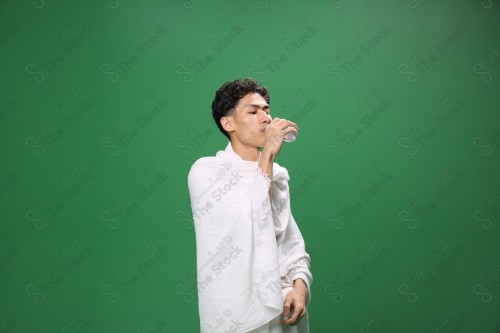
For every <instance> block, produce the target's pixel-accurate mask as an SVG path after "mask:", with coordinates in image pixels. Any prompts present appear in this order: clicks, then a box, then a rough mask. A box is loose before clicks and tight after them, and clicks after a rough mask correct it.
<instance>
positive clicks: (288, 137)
mask: <svg viewBox="0 0 500 333" xmlns="http://www.w3.org/2000/svg"><path fill="white" fill-rule="evenodd" d="M296 138H297V135H295V133H294V132H288V133H286V134H285V137H284V138H283V141H285V142H294V141H295V139H296Z"/></svg>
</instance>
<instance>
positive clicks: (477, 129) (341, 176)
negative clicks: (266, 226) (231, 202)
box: [0, 0, 500, 333]
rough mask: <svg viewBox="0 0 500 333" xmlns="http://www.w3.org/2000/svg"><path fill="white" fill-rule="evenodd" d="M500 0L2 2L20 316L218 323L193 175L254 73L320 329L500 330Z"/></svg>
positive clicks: (12, 288) (6, 198) (4, 129)
mask: <svg viewBox="0 0 500 333" xmlns="http://www.w3.org/2000/svg"><path fill="white" fill-rule="evenodd" d="M499 28H500V2H499V1H493V0H491V1H486V0H485V1H479V0H478V1H472V0H469V1H467V0H463V1H423V0H408V1H388V0H385V1H358V0H356V1H343V0H336V1H326V0H324V1H323V0H322V1H310V2H306V1H293V2H292V1H277V0H260V1H257V0H254V1H238V2H237V1H212V2H208V1H198V0H185V1H182V0H180V1H153V0H148V1H141V2H138V1H137V2H133V3H132V2H130V1H129V2H127V1H121V0H109V1H105V0H101V1H87V2H76V1H51V0H37V1H1V2H0V55H1V59H2V61H1V64H0V66H1V76H0V80H1V81H0V133H1V144H2V154H1V157H0V207H1V227H0V279H1V284H0V331H2V332H197V331H199V322H198V303H197V289H196V256H195V254H196V251H195V234H194V229H193V220H192V212H191V209H190V201H189V193H188V189H187V174H188V172H189V168H190V167H191V165H192V163H193V162H194V161H195V160H196V159H198V158H199V157H202V156H208V155H214V154H215V153H216V152H217V151H218V150H220V149H224V148H225V146H226V144H227V140H226V138H225V137H224V136H223V135H222V134H221V133H220V132H219V131H218V129H217V128H216V126H215V123H214V122H213V119H212V118H211V110H210V105H211V102H212V99H213V97H214V93H215V91H216V90H217V89H218V88H219V86H220V85H222V84H223V83H224V82H226V81H230V80H234V79H236V78H240V77H253V78H255V79H257V80H258V81H259V82H260V83H262V84H264V85H265V86H267V87H268V88H269V90H270V92H271V112H272V113H271V114H272V115H273V116H275V117H280V118H287V119H290V120H292V121H294V122H296V123H297V124H298V125H299V127H300V132H299V135H298V138H297V140H296V141H295V142H294V143H285V144H284V147H283V148H282V150H281V153H280V155H279V156H278V158H277V160H276V162H278V163H280V164H281V165H282V166H285V167H286V168H287V169H288V171H289V173H290V176H291V180H290V188H291V196H292V199H291V200H292V202H291V204H292V211H293V214H294V217H295V219H296V221H297V223H298V225H299V228H300V229H301V231H302V234H303V236H304V239H305V241H306V246H307V251H308V252H309V254H310V255H311V271H312V273H313V277H314V281H313V284H312V293H311V295H312V302H311V306H310V308H309V314H310V318H311V331H312V332H362V331H364V332H419V333H420V332H431V331H432V332H436V331H441V332H500V316H499V314H500V256H499V255H500V241H499V240H500V237H499V236H500V207H499V205H500V203H499V201H500V200H499V199H500V197H499V194H500V193H499V192H500V186H499V185H500V184H499V183H500V182H499V173H498V170H499V165H500V164H499V161H500V114H499V110H500V98H499V95H500V94H499V93H500V34H499V31H500V29H499Z"/></svg>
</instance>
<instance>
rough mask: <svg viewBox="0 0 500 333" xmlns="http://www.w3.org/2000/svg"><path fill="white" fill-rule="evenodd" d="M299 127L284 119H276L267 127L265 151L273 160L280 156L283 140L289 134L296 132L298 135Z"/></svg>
mask: <svg viewBox="0 0 500 333" xmlns="http://www.w3.org/2000/svg"><path fill="white" fill-rule="evenodd" d="M298 129H299V127H298V126H297V124H295V123H294V122H291V121H290V120H286V119H283V118H274V119H273V120H271V123H269V125H267V127H266V130H265V143H264V149H263V150H264V151H266V152H267V153H268V154H270V155H271V156H272V157H273V158H274V157H276V156H277V155H278V153H279V152H280V150H281V146H282V145H283V139H284V137H285V135H286V134H287V133H288V132H294V133H295V135H297V131H298Z"/></svg>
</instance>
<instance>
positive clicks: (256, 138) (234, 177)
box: [188, 78, 312, 333]
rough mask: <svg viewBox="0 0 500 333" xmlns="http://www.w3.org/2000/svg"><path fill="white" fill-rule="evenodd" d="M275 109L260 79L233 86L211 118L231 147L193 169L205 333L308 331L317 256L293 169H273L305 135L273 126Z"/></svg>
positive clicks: (287, 124)
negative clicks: (302, 224) (297, 203)
mask: <svg viewBox="0 0 500 333" xmlns="http://www.w3.org/2000/svg"><path fill="white" fill-rule="evenodd" d="M269 104H270V97H269V93H268V90H267V89H266V88H265V87H263V86H261V85H259V84H258V83H257V82H256V81H255V80H253V79H249V78H247V79H239V80H235V81H232V82H226V83H224V84H223V85H222V86H221V87H220V88H219V90H218V91H217V92H216V93H215V99H214V101H213V103H212V115H213V118H214V120H215V123H216V124H217V126H218V127H219V130H220V131H221V132H222V133H223V134H224V135H225V136H226V137H227V138H228V139H229V142H228V144H227V146H226V148H225V150H219V151H218V152H217V153H216V155H215V156H210V157H201V158H199V159H198V160H197V161H196V162H195V163H194V164H193V165H192V167H191V169H190V171H189V175H188V186H189V194H190V198H191V208H192V211H193V218H194V223H195V232H196V251H197V279H198V281H197V282H198V302H199V315H200V328H201V332H202V333H205V332H252V333H282V332H295V333H308V332H309V322H308V321H309V320H308V314H307V308H308V306H309V303H310V298H311V289H310V287H311V283H312V274H311V272H310V270H309V267H310V257H309V255H308V254H307V253H306V252H305V244H304V240H303V238H302V235H301V233H300V231H299V229H298V227H297V224H296V222H295V220H294V218H293V215H292V213H291V210H290V191H289V187H288V180H289V179H290V177H289V175H288V171H287V169H286V168H284V167H282V166H280V165H279V164H278V163H276V162H274V159H275V158H276V157H277V155H278V154H279V152H280V150H281V147H282V145H283V139H284V136H285V134H287V133H288V132H294V133H295V134H296V133H297V130H298V127H297V125H296V124H295V123H293V122H291V121H289V120H286V119H281V118H274V119H273V118H272V117H271V115H270V106H269ZM261 148H263V149H262V151H261Z"/></svg>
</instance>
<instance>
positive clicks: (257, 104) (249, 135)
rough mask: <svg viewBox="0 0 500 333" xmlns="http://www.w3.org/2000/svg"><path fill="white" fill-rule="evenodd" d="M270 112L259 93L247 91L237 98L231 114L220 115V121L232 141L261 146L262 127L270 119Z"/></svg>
mask: <svg viewBox="0 0 500 333" xmlns="http://www.w3.org/2000/svg"><path fill="white" fill-rule="evenodd" d="M270 112H271V109H270V107H269V105H268V104H267V102H266V100H265V99H264V98H263V97H262V96H261V95H260V94H258V93H248V94H246V95H245V96H244V97H243V98H241V99H240V100H239V103H238V105H237V106H236V110H235V112H234V113H233V114H232V115H231V116H228V117H222V118H221V122H222V125H223V126H224V129H225V130H226V131H227V132H228V133H229V134H230V135H231V137H232V141H234V140H237V141H238V142H241V143H243V144H245V145H249V146H253V147H263V146H264V142H265V132H264V129H265V128H266V126H267V125H268V124H269V123H270V122H271V120H272V118H271V115H270ZM224 118H227V119H224Z"/></svg>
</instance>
